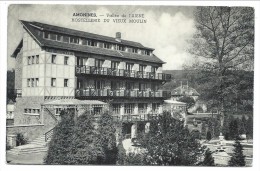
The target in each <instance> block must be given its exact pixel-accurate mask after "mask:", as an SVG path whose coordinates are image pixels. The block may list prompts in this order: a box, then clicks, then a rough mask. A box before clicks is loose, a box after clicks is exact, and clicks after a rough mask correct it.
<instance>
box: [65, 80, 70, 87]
mask: <svg viewBox="0 0 260 171" xmlns="http://www.w3.org/2000/svg"><path fill="white" fill-rule="evenodd" d="M68 82H69V79H64V87H68Z"/></svg>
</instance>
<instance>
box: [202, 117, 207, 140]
mask: <svg viewBox="0 0 260 171" xmlns="http://www.w3.org/2000/svg"><path fill="white" fill-rule="evenodd" d="M206 132H207V131H206V124H205V121H202V124H201V136H202V137H203V138H205V137H206Z"/></svg>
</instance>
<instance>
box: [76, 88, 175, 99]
mask: <svg viewBox="0 0 260 171" xmlns="http://www.w3.org/2000/svg"><path fill="white" fill-rule="evenodd" d="M75 97H79V98H89V97H92V98H93V97H113V98H115V97H124V98H163V99H167V98H170V97H171V92H170V91H163V90H158V91H147V90H110V89H91V88H88V89H76V90H75Z"/></svg>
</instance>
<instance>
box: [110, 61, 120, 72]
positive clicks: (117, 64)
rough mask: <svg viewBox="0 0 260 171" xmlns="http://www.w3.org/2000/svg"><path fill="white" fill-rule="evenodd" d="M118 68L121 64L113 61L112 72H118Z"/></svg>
mask: <svg viewBox="0 0 260 171" xmlns="http://www.w3.org/2000/svg"><path fill="white" fill-rule="evenodd" d="M118 66H119V62H116V61H111V69H112V70H117V69H118Z"/></svg>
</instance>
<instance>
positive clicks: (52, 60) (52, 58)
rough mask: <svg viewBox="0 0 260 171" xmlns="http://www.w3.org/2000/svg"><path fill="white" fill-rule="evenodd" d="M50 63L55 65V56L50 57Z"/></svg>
mask: <svg viewBox="0 0 260 171" xmlns="http://www.w3.org/2000/svg"><path fill="white" fill-rule="evenodd" d="M51 63H53V64H56V55H51Z"/></svg>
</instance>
